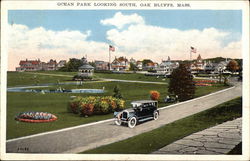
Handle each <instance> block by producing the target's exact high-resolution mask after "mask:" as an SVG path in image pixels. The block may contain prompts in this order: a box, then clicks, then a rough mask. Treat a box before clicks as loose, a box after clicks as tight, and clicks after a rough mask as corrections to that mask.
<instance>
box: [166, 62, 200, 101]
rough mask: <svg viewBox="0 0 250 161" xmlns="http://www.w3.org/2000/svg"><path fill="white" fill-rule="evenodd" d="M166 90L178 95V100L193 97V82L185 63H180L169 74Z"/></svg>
mask: <svg viewBox="0 0 250 161" xmlns="http://www.w3.org/2000/svg"><path fill="white" fill-rule="evenodd" d="M168 92H169V93H171V94H174V95H177V96H178V99H179V100H180V101H185V100H188V99H191V98H193V97H194V94H195V84H194V82H193V76H192V74H191V71H190V70H189V67H188V65H187V64H180V66H179V67H178V68H176V69H175V70H174V71H173V72H172V75H171V78H170V82H169V87H168Z"/></svg>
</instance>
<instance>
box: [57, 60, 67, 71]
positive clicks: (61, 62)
mask: <svg viewBox="0 0 250 161" xmlns="http://www.w3.org/2000/svg"><path fill="white" fill-rule="evenodd" d="M66 63H67V61H66V60H60V61H59V63H58V64H57V69H59V68H61V67H64V66H65V64H66Z"/></svg>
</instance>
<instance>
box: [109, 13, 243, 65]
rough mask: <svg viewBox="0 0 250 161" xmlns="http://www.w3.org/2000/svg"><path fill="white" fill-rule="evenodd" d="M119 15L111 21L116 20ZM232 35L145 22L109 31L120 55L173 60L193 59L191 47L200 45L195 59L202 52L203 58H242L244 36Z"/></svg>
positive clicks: (210, 30)
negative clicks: (180, 28) (169, 58)
mask: <svg viewBox="0 0 250 161" xmlns="http://www.w3.org/2000/svg"><path fill="white" fill-rule="evenodd" d="M120 14H121V13H120ZM116 15H117V14H115V15H114V17H113V18H111V19H110V20H113V19H116V18H115V17H117V16H116ZM232 35H235V34H233V33H230V32H227V31H222V30H218V29H216V28H205V29H203V30H197V29H190V30H179V29H172V28H166V27H159V26H153V25H146V24H144V23H138V24H129V26H128V28H126V29H122V30H121V29H120V28H119V27H117V28H113V29H110V30H108V31H107V33H106V37H107V39H108V40H109V41H111V42H112V44H114V45H115V46H116V47H117V48H118V50H117V52H116V53H117V54H118V55H125V56H127V57H133V58H136V59H143V58H150V59H152V60H154V61H158V62H160V61H161V60H162V59H167V57H168V56H170V57H171V58H172V59H179V60H184V59H189V57H190V46H194V47H196V48H197V51H198V52H197V54H192V55H193V58H196V57H197V56H198V54H201V56H202V58H211V57H217V56H223V57H231V58H240V57H241V38H240V37H239V36H237V37H234V39H233V38H232ZM228 38H230V41H228Z"/></svg>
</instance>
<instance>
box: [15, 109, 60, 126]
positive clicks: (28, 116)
mask: <svg viewBox="0 0 250 161" xmlns="http://www.w3.org/2000/svg"><path fill="white" fill-rule="evenodd" d="M15 120H18V121H22V122H30V123H42V122H51V121H55V120H57V117H56V116H55V115H53V114H51V113H48V112H34V111H31V112H21V113H19V114H18V115H17V116H16V118H15Z"/></svg>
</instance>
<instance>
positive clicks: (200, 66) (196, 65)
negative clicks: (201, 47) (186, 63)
mask: <svg viewBox="0 0 250 161" xmlns="http://www.w3.org/2000/svg"><path fill="white" fill-rule="evenodd" d="M190 69H191V71H192V73H199V72H201V71H204V62H203V60H202V58H201V55H200V54H199V56H198V57H197V59H196V60H195V61H194V62H193V63H192V64H191V65H190Z"/></svg>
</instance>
